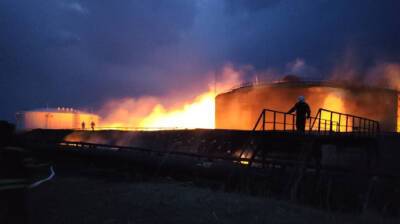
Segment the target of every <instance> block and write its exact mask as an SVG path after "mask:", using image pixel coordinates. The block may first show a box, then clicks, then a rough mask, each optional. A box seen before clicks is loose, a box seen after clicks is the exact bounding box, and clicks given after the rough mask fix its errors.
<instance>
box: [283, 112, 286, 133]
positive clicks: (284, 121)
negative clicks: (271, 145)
mask: <svg viewBox="0 0 400 224" xmlns="http://www.w3.org/2000/svg"><path fill="white" fill-rule="evenodd" d="M283 130H284V131H286V113H284V114H283Z"/></svg>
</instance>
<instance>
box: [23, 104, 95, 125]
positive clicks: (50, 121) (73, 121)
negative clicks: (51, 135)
mask: <svg viewBox="0 0 400 224" xmlns="http://www.w3.org/2000/svg"><path fill="white" fill-rule="evenodd" d="M16 120H17V129H18V130H32V129H82V123H85V128H86V129H90V128H91V127H90V126H91V123H92V122H94V124H95V125H96V127H98V126H99V122H100V117H99V116H98V115H96V114H92V113H86V112H83V111H79V110H75V109H73V108H65V107H58V108H45V109H37V110H30V111H21V112H17V114H16Z"/></svg>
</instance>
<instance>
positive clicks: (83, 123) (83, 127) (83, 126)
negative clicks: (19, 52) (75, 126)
mask: <svg viewBox="0 0 400 224" xmlns="http://www.w3.org/2000/svg"><path fill="white" fill-rule="evenodd" d="M81 126H82V130H85V122H84V121H82V123H81Z"/></svg>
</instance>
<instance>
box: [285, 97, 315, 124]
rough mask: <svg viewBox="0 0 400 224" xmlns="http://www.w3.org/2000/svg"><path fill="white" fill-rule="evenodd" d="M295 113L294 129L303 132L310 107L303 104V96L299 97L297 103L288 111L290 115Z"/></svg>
mask: <svg viewBox="0 0 400 224" xmlns="http://www.w3.org/2000/svg"><path fill="white" fill-rule="evenodd" d="M295 111H296V129H297V131H302V132H304V130H305V127H306V119H307V118H310V114H311V110H310V106H308V104H307V103H306V102H305V99H304V96H299V98H298V101H297V103H296V104H295V105H294V106H293V107H292V109H290V110H289V111H288V114H291V113H293V112H295Z"/></svg>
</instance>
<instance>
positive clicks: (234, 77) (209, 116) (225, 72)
mask: <svg viewBox="0 0 400 224" xmlns="http://www.w3.org/2000/svg"><path fill="white" fill-rule="evenodd" d="M212 75H214V76H217V75H218V77H219V80H222V81H221V82H216V83H212V84H209V86H208V89H207V90H206V91H204V92H202V93H200V94H198V96H197V97H195V98H194V99H193V100H192V101H190V102H176V103H175V104H174V105H175V106H174V107H172V108H169V107H167V106H165V105H164V104H163V102H162V100H161V99H158V98H155V97H141V98H138V99H133V98H126V99H118V100H111V101H109V102H107V103H106V105H105V106H104V107H103V109H102V112H101V114H105V116H103V120H102V126H103V128H104V129H117V130H118V129H130V128H133V129H144V130H155V129H177V128H178V129H193V128H215V96H216V94H218V93H219V92H223V91H226V90H228V89H229V88H231V87H232V86H235V85H238V84H239V83H240V82H241V80H240V77H241V75H242V72H241V71H240V70H235V69H234V68H233V67H232V66H225V67H224V68H223V69H222V72H221V74H212Z"/></svg>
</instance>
